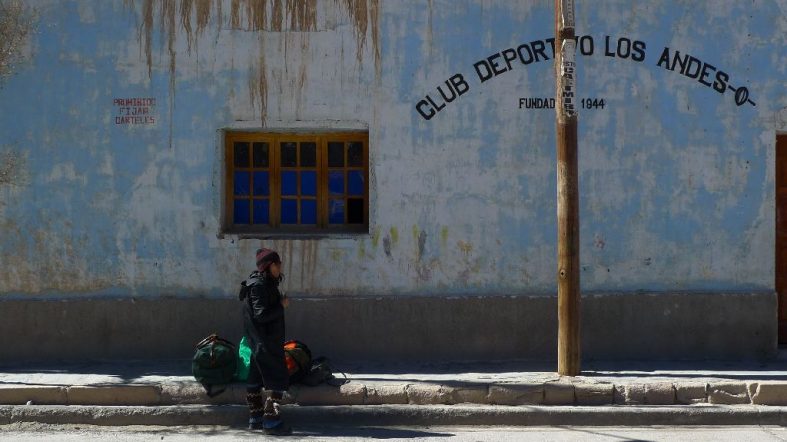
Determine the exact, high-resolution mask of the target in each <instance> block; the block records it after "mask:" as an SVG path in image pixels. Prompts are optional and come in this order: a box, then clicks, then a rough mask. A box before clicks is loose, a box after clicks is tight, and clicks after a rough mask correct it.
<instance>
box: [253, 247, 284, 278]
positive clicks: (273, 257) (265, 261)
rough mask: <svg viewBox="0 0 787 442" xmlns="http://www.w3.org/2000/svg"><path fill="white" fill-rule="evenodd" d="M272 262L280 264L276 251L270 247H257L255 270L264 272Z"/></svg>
mask: <svg viewBox="0 0 787 442" xmlns="http://www.w3.org/2000/svg"><path fill="white" fill-rule="evenodd" d="M274 262H275V263H276V264H281V258H279V254H278V253H276V252H275V251H273V250H271V249H257V270H259V271H261V272H264V271H266V270H268V267H270V265H271V264H272V263H274Z"/></svg>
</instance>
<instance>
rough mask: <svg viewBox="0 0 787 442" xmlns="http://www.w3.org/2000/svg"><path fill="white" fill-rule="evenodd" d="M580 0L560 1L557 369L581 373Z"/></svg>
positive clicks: (557, 28)
mask: <svg viewBox="0 0 787 442" xmlns="http://www.w3.org/2000/svg"><path fill="white" fill-rule="evenodd" d="M576 49H577V46H576V41H575V40H574V0H555V75H556V78H557V89H556V99H555V111H556V113H557V272H558V274H557V312H558V334H557V372H558V373H559V374H561V375H566V376H576V375H578V374H579V362H580V356H579V344H580V340H579V300H580V293H579V185H578V184H579V173H578V168H577V92H576V80H577V73H576V61H575V54H576Z"/></svg>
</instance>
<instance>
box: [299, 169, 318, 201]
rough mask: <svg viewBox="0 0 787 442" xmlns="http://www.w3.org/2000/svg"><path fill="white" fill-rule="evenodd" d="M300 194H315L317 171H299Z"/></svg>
mask: <svg viewBox="0 0 787 442" xmlns="http://www.w3.org/2000/svg"><path fill="white" fill-rule="evenodd" d="M301 195H309V196H316V195H317V172H311V171H307V172H301Z"/></svg>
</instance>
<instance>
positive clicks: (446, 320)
mask: <svg viewBox="0 0 787 442" xmlns="http://www.w3.org/2000/svg"><path fill="white" fill-rule="evenodd" d="M776 308H777V300H776V294H775V293H773V292H758V293H713V294H701V293H656V294H642V293H636V294H633V293H632V294H584V295H583V299H582V342H583V344H582V345H583V347H582V356H583V358H584V359H586V360H591V359H595V360H599V359H605V360H613V359H646V360H669V359H721V360H727V359H741V358H745V359H768V358H772V357H774V356H775V355H776V349H777V321H776V314H777V310H776ZM287 330H288V336H290V337H293V338H297V339H300V340H302V341H304V342H306V343H307V344H309V346H310V347H312V349H313V350H314V352H315V353H317V354H320V355H327V356H329V357H331V358H332V359H335V360H345V361H347V360H359V361H362V360H367V361H370V360H374V361H397V362H424V361H446V360H457V361H459V360H465V361H466V360H506V359H533V360H554V359H556V351H557V350H556V348H557V298H556V297H554V296H458V297H377V298H375V297H349V298H306V299H297V298H296V299H293V300H292V304H291V306H290V308H289V309H288V311H287ZM213 332H217V333H219V334H220V335H222V336H225V337H227V338H229V339H230V340H233V341H236V342H237V341H238V340H239V339H240V335H241V326H240V303H239V302H238V301H237V300H234V299H208V298H165V297H160V298H117V299H107V298H89V297H73V298H63V299H57V300H52V299H7V300H0V336H2V345H0V363H2V364H15V363H20V362H26V361H53V360H70V361H75V360H85V359H118V358H130V359H151V358H188V357H190V356H191V355H192V353H193V351H194V344H195V343H196V342H197V341H199V340H200V339H202V338H203V337H204V336H206V335H208V334H210V333H213Z"/></svg>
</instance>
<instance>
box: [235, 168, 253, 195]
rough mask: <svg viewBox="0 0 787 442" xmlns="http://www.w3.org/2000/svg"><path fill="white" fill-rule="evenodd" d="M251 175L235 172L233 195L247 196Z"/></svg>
mask: <svg viewBox="0 0 787 442" xmlns="http://www.w3.org/2000/svg"><path fill="white" fill-rule="evenodd" d="M250 182H251V174H250V173H249V172H235V195H236V196H246V195H249V190H250V186H249V184H250Z"/></svg>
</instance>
